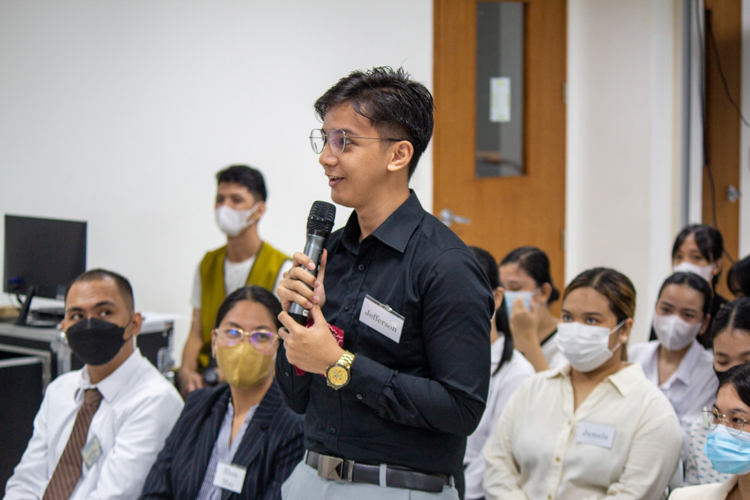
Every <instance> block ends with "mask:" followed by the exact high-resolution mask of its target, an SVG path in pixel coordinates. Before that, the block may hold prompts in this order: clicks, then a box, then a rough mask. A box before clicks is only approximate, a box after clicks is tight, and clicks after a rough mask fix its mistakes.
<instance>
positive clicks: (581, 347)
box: [555, 321, 625, 373]
mask: <svg viewBox="0 0 750 500" xmlns="http://www.w3.org/2000/svg"><path fill="white" fill-rule="evenodd" d="M624 323H625V321H622V322H620V323H619V324H618V325H617V326H615V327H614V328H613V329H612V330H610V329H609V328H606V327H603V326H594V325H584V324H583V323H577V322H571V323H559V324H558V325H557V335H555V337H556V342H557V348H558V349H560V352H562V353H563V355H564V356H565V357H566V358H567V359H568V362H570V366H572V367H573V368H575V369H576V370H577V371H579V372H581V373H588V372H590V371H593V370H596V369H597V368H599V367H600V366H602V365H603V364H604V363H605V362H607V361H608V360H609V359H610V358H611V357H612V352H613V351H616V350H617V348H618V347H620V344H619V343H618V344H617V345H616V346H615V348H614V349H612V351H610V350H609V336H610V335H611V334H612V333H614V332H616V331H617V330H619V329H620V327H621V326H622V325H623V324H624Z"/></svg>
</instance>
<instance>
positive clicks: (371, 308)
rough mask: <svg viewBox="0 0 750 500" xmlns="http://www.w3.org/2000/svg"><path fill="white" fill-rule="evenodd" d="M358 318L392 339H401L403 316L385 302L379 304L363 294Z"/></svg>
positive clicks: (397, 340) (395, 340) (396, 340)
mask: <svg viewBox="0 0 750 500" xmlns="http://www.w3.org/2000/svg"><path fill="white" fill-rule="evenodd" d="M359 320H360V321H361V322H362V323H364V324H365V325H367V326H369V327H370V328H372V329H373V330H375V331H376V332H378V333H382V334H383V335H385V336H386V337H388V338H389V339H391V340H392V341H394V342H396V343H398V342H399V341H400V340H401V330H403V328H404V317H403V316H401V315H400V314H399V313H397V312H396V311H394V310H393V309H391V308H390V306H387V305H385V304H381V303H380V302H378V301H377V300H375V299H373V298H372V297H370V296H369V295H367V296H365V301H364V303H363V304H362V311H361V312H360V313H359Z"/></svg>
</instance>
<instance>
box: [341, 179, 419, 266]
mask: <svg viewBox="0 0 750 500" xmlns="http://www.w3.org/2000/svg"><path fill="white" fill-rule="evenodd" d="M409 191H410V193H411V194H410V195H409V197H408V198H407V199H406V201H405V202H403V203H402V204H401V206H399V207H398V208H397V209H396V210H395V211H394V212H393V213H392V214H391V215H389V216H388V218H387V219H386V220H385V221H384V222H383V223H382V224H380V226H378V228H377V229H376V230H375V231H374V232H373V233H372V236H373V237H374V238H377V239H378V240H380V241H381V242H383V243H385V244H386V245H388V246H389V247H391V248H393V249H394V250H397V251H399V252H401V253H404V250H406V245H407V244H408V243H409V239H410V238H411V235H412V234H414V231H415V230H416V229H417V226H419V224H420V223H421V222H422V219H424V216H425V214H426V212H425V210H424V208H422V204H421V203H419V199H418V198H417V195H416V193H414V191H412V190H409ZM361 234H362V230H361V229H360V227H359V219H357V211H356V210H355V211H353V212H352V214H351V215H350V216H349V220H348V221H347V222H346V226H345V227H344V234H343V237H342V238H341V242H342V243H343V245H344V247H346V249H347V250H349V251H351V252H353V253H355V254H356V253H357V247H358V246H359V236H360V235H361Z"/></svg>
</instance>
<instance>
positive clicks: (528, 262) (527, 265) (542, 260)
mask: <svg viewBox="0 0 750 500" xmlns="http://www.w3.org/2000/svg"><path fill="white" fill-rule="evenodd" d="M506 264H518V267H520V268H521V269H523V270H524V272H525V273H526V274H528V275H529V276H531V279H533V280H534V283H536V286H542V285H543V284H545V283H549V285H550V286H551V287H552V293H550V296H549V300H548V301H547V304H551V303H553V302H554V301H556V300H557V299H559V298H560V292H559V291H558V290H557V288H555V285H554V284H553V283H552V275H551V274H550V271H549V258H548V257H547V254H546V253H544V252H543V251H542V250H540V249H539V248H537V247H531V246H525V247H519V248H516V249H515V250H513V251H512V252H510V253H509V254H508V255H506V256H505V257H503V260H501V261H500V264H499V265H500V266H501V267H502V266H504V265H506Z"/></svg>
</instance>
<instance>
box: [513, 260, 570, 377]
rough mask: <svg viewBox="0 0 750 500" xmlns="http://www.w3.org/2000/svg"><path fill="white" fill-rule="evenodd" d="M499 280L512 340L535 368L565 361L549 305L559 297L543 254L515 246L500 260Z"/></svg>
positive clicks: (552, 366)
mask: <svg viewBox="0 0 750 500" xmlns="http://www.w3.org/2000/svg"><path fill="white" fill-rule="evenodd" d="M499 266H500V281H501V282H502V284H503V286H504V287H505V305H506V311H507V313H508V319H509V320H510V332H511V335H513V343H514V345H515V346H516V349H518V350H519V351H520V352H521V353H523V355H524V356H526V359H528V360H529V362H530V363H531V364H532V365H533V366H534V369H536V371H538V372H540V371H543V370H548V369H550V368H557V367H559V366H562V365H564V364H565V357H564V356H563V355H562V354H560V351H559V350H558V349H557V343H556V342H555V334H556V333H557V324H558V323H559V321H560V320H559V319H557V318H556V317H555V316H553V315H552V312H551V311H550V308H549V306H550V304H552V303H553V302H555V301H556V300H557V299H559V298H560V292H558V291H557V288H555V286H554V285H553V284H552V276H551V275H550V269H549V259H548V258H547V254H545V253H544V252H543V251H541V250H540V249H538V248H536V247H529V246H526V247H520V248H516V249H515V250H513V251H512V252H510V253H509V254H508V255H506V256H505V257H503V260H501V261H500V264H499Z"/></svg>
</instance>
